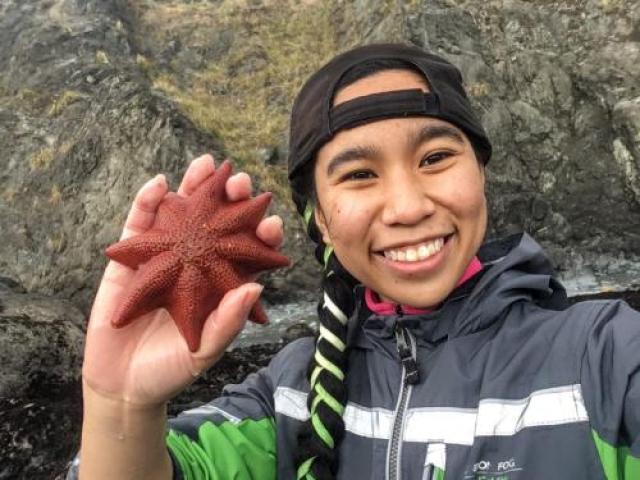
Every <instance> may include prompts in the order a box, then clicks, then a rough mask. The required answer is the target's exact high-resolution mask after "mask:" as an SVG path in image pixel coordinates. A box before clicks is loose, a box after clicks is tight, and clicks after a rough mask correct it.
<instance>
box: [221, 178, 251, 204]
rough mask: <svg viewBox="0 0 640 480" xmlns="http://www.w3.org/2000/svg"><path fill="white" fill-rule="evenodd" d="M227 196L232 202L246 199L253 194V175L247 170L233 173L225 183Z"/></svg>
mask: <svg viewBox="0 0 640 480" xmlns="http://www.w3.org/2000/svg"><path fill="white" fill-rule="evenodd" d="M225 189H226V191H227V198H228V199H229V200H231V201H232V202H237V201H238V200H246V199H247V198H249V197H250V196H251V177H250V176H249V175H247V174H246V173H245V172H238V173H236V174H235V175H231V176H230V177H229V180H227V184H226V185H225Z"/></svg>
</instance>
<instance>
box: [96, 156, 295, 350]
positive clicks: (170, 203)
mask: <svg viewBox="0 0 640 480" xmlns="http://www.w3.org/2000/svg"><path fill="white" fill-rule="evenodd" d="M230 175H231V164H230V163H229V162H224V163H223V164H222V165H220V167H219V168H218V169H217V170H216V172H215V173H214V174H213V175H211V176H210V177H209V178H208V179H207V180H205V181H204V182H203V183H202V184H201V185H200V186H199V187H198V188H197V189H196V191H195V192H193V194H192V195H190V196H189V197H182V196H180V195H178V194H176V193H173V192H171V193H168V194H167V195H166V197H165V198H164V200H163V201H162V202H161V203H160V206H159V207H158V213H157V215H156V219H155V221H154V224H153V226H152V227H151V229H149V230H148V231H147V232H145V233H143V234H141V235H137V236H134V237H131V238H128V239H126V240H122V241H120V242H118V243H115V244H113V245H111V246H110V247H108V248H107V249H106V254H107V256H108V257H109V258H111V259H112V260H115V261H117V262H119V263H122V264H124V265H126V266H128V267H130V268H133V269H136V273H135V276H134V279H133V281H132V283H131V287H130V289H129V291H128V293H127V295H126V296H125V297H124V298H123V301H122V303H121V304H120V306H119V308H118V309H117V311H116V313H115V315H114V317H113V320H112V322H111V323H112V325H113V326H114V327H116V328H119V327H123V326H125V325H127V324H128V323H130V322H131V321H132V320H134V319H135V318H137V317H139V316H140V315H143V314H145V313H148V312H150V311H152V310H155V309H157V308H165V309H167V310H168V312H169V314H170V315H171V317H172V318H173V320H174V322H175V323H176V325H177V327H178V330H179V331H180V333H181V334H182V336H183V337H184V339H185V340H186V342H187V345H188V347H189V350H191V351H192V352H195V351H197V350H198V348H199V347H200V337H201V334H202V328H203V326H204V322H205V320H206V318H207V316H208V315H209V313H210V312H211V311H212V310H213V309H215V308H216V307H217V305H218V304H219V303H220V300H221V299H222V297H223V296H224V294H225V293H226V292H227V291H229V290H231V289H233V288H236V287H239V286H240V285H242V284H243V283H246V282H249V281H252V280H253V279H254V278H255V276H256V274H257V273H258V272H260V271H263V270H268V269H273V268H277V267H284V266H287V265H289V259H288V258H287V257H285V256H284V255H282V254H280V253H279V252H277V251H276V250H275V249H273V248H271V247H270V246H268V245H266V244H265V243H264V242H262V241H261V240H260V239H259V238H258V237H257V236H256V227H257V226H258V223H260V220H261V219H262V218H263V216H264V213H265V211H266V209H267V207H268V205H269V202H270V201H271V194H270V193H268V192H266V193H262V194H260V195H258V196H257V197H254V198H249V199H247V200H241V201H237V202H231V201H229V200H228V199H227V198H226V193H225V184H226V182H227V179H228V178H229V176H230ZM249 318H250V319H251V320H253V321H254V322H256V323H265V322H266V321H267V316H266V314H265V312H264V310H263V308H262V306H261V305H260V304H259V303H256V304H255V305H254V307H253V308H252V310H251V313H250V315H249Z"/></svg>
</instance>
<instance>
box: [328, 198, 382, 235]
mask: <svg viewBox="0 0 640 480" xmlns="http://www.w3.org/2000/svg"><path fill="white" fill-rule="evenodd" d="M371 222H372V218H371V209H369V208H366V207H362V206H359V205H357V202H355V201H353V200H351V201H343V202H338V203H336V204H335V206H334V208H333V209H332V211H331V216H330V219H329V223H328V226H329V229H330V231H331V237H332V238H333V239H334V240H335V241H339V242H341V243H350V242H351V241H353V242H356V241H358V242H359V241H361V240H363V236H364V235H366V233H367V232H366V231H367V229H368V227H369V225H371Z"/></svg>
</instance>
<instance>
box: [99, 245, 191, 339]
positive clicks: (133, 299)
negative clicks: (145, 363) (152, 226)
mask: <svg viewBox="0 0 640 480" xmlns="http://www.w3.org/2000/svg"><path fill="white" fill-rule="evenodd" d="M180 269H181V265H180V261H179V260H178V258H177V257H176V256H175V255H173V254H172V253H171V252H164V253H161V254H160V255H158V256H156V257H155V258H153V259H152V260H151V261H149V263H148V264H146V265H145V268H143V269H139V270H138V272H137V273H136V275H135V276H134V278H133V282H132V285H131V291H130V293H129V295H128V296H127V297H125V299H124V300H123V302H122V304H121V305H120V307H119V308H118V310H117V312H116V315H115V316H114V318H113V320H112V324H113V326H114V327H123V326H125V325H127V324H128V323H130V322H131V321H132V320H133V319H134V318H136V317H139V316H140V315H143V314H145V313H148V312H150V311H152V310H155V309H156V308H159V307H162V306H165V304H166V294H167V292H168V291H170V289H171V288H172V286H173V284H174V282H175V278H177V277H178V275H179V274H180Z"/></svg>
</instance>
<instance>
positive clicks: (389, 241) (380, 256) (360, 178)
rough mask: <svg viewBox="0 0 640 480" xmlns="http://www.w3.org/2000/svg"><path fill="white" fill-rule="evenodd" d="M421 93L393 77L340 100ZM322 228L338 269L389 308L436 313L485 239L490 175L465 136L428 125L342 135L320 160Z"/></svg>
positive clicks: (404, 73)
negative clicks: (433, 310) (402, 306)
mask: <svg viewBox="0 0 640 480" xmlns="http://www.w3.org/2000/svg"><path fill="white" fill-rule="evenodd" d="M409 88H421V89H422V90H425V91H427V86H426V83H425V81H424V79H423V78H422V77H420V76H419V75H417V74H415V73H413V72H411V71H408V70H385V71H382V72H379V73H376V74H374V75H371V76H369V77H366V78H363V79H360V80H358V81H356V82H354V83H352V84H351V85H348V86H346V87H344V88H343V89H342V90H340V91H339V92H338V94H337V95H336V98H335V100H334V105H337V104H339V103H342V102H345V101H347V100H350V99H353V98H355V97H358V96H363V95H369V94H372V93H376V92H383V91H390V90H404V89H409ZM314 180H315V186H316V192H317V197H318V205H317V206H316V211H315V215H316V223H317V224H318V226H319V228H320V230H321V232H322V234H323V240H324V242H325V243H326V244H329V245H332V246H333V248H334V251H335V254H336V255H337V257H338V259H339V260H340V263H341V264H342V265H343V266H344V267H345V268H346V269H347V270H348V271H349V272H350V273H351V274H352V275H353V276H354V277H356V278H357V279H358V280H360V281H361V282H362V283H363V284H364V285H366V286H368V287H369V288H371V289H373V290H374V291H376V292H377V293H378V294H379V295H380V296H381V297H382V298H383V299H384V300H391V301H395V302H398V303H402V304H408V305H411V306H414V307H428V306H435V305H437V304H438V303H440V302H441V301H442V300H443V299H444V298H446V296H447V295H448V294H449V293H450V292H451V291H452V290H453V288H454V287H455V285H456V283H457V282H458V280H459V279H460V277H461V276H462V274H463V273H464V271H465V269H466V267H467V266H468V265H469V263H470V261H471V259H472V258H473V256H474V255H475V254H476V252H477V250H478V248H479V246H480V244H481V243H482V240H483V238H484V234H485V230H486V223H487V207H486V199H485V195H484V168H483V167H482V166H481V165H480V163H479V162H478V161H477V160H476V157H475V153H474V151H473V148H472V146H471V144H470V143H469V140H468V139H467V137H466V135H464V134H463V133H462V131H461V130H459V129H458V128H457V127H455V126H453V125H452V124H450V123H448V122H445V121H443V120H439V119H435V118H427V117H413V118H393V119H388V120H380V121H376V122H372V123H368V124H366V125H362V126H359V127H355V128H352V129H347V130H343V131H340V132H339V133H338V134H336V135H335V137H334V138H333V139H332V140H331V141H330V142H328V143H327V144H325V145H323V147H322V148H321V149H320V150H319V151H318V154H317V157H316V164H315V170H314Z"/></svg>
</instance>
